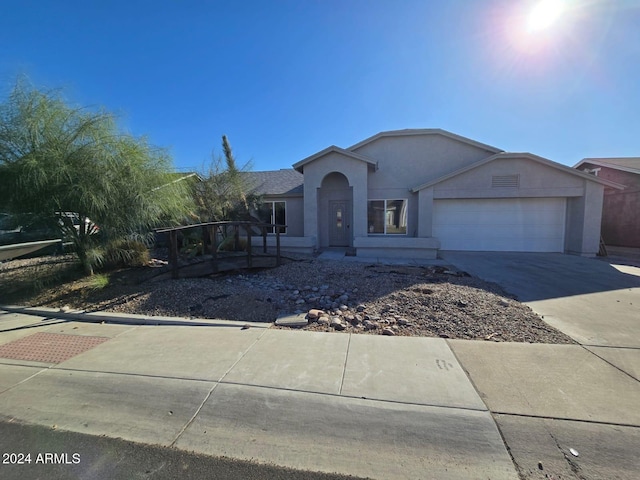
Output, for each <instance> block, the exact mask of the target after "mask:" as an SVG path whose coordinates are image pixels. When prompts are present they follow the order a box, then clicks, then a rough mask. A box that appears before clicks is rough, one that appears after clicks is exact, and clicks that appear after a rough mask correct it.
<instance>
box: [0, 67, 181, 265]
mask: <svg viewBox="0 0 640 480" xmlns="http://www.w3.org/2000/svg"><path fill="white" fill-rule="evenodd" d="M171 171H172V165H171V160H170V158H169V156H168V155H167V152H166V151H164V150H162V149H160V148H156V147H154V146H152V145H150V144H149V143H148V142H147V140H146V139H144V138H138V137H133V136H131V135H127V134H124V133H122V132H120V131H119V130H118V128H117V125H116V119H115V117H114V115H112V114H110V113H108V112H105V111H94V110H90V109H87V108H76V107H73V106H70V105H69V104H67V103H66V102H65V101H64V100H63V98H62V97H61V95H60V94H59V92H49V91H40V90H37V89H35V88H33V87H31V86H30V85H29V84H28V83H27V82H25V81H24V80H20V81H18V82H17V84H16V86H15V87H14V88H13V90H12V91H11V93H10V94H9V95H8V97H7V98H6V100H5V101H4V102H3V103H1V104H0V211H4V212H8V213H12V214H17V215H21V214H29V215H35V216H39V217H42V218H44V219H55V225H57V227H58V228H59V229H60V230H61V234H64V235H66V237H67V238H71V239H72V240H73V242H74V243H75V248H76V252H77V254H78V257H79V259H80V261H81V263H82V265H83V267H84V268H85V270H86V271H87V272H89V273H91V272H93V267H94V266H95V265H98V264H100V262H101V261H102V260H103V258H104V247H105V245H106V244H107V243H108V242H113V241H114V240H117V239H123V238H127V237H129V238H131V237H132V236H139V235H146V234H148V233H149V232H150V230H151V229H152V228H153V227H155V226H158V225H160V224H167V223H170V222H171V223H173V222H177V221H181V220H182V219H184V218H185V216H186V215H187V212H189V211H190V210H191V208H192V203H190V202H191V197H190V192H188V191H187V189H186V185H183V183H184V182H174V181H173V180H175V177H173V176H172V175H171V173H170V172H171ZM74 217H75V218H77V219H79V225H75V226H74V224H73V218H74ZM89 219H90V220H89ZM93 224H95V225H97V226H98V227H99V233H98V234H96V233H95V230H96V229H95V228H94V227H93Z"/></svg>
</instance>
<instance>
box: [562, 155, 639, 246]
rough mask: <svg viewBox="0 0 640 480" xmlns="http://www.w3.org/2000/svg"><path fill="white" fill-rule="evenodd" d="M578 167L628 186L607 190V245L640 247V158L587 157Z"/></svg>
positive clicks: (604, 215)
mask: <svg viewBox="0 0 640 480" xmlns="http://www.w3.org/2000/svg"><path fill="white" fill-rule="evenodd" d="M574 168H577V169H578V170H581V171H583V172H586V173H590V174H592V175H595V176H596V177H598V178H600V179H602V180H609V181H612V182H616V183H619V184H622V185H624V187H625V189H624V190H622V191H621V190H618V189H611V188H605V191H604V203H603V206H602V238H603V239H604V242H605V244H606V245H616V246H621V247H636V248H640V157H635V158H585V159H583V160H581V161H580V162H578V164H577V165H576V166H575V167H574Z"/></svg>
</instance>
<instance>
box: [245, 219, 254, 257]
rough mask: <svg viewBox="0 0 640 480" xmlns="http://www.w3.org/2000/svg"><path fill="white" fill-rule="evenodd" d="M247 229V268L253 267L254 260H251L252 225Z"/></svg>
mask: <svg viewBox="0 0 640 480" xmlns="http://www.w3.org/2000/svg"><path fill="white" fill-rule="evenodd" d="M245 227H246V229H247V267H249V268H251V267H253V258H251V225H245Z"/></svg>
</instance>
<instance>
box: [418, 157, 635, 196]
mask: <svg viewBox="0 0 640 480" xmlns="http://www.w3.org/2000/svg"><path fill="white" fill-rule="evenodd" d="M521 158H526V159H527V160H533V161H534V162H537V163H540V164H542V165H545V166H547V167H551V168H555V169H557V170H560V171H562V172H564V173H568V174H569V175H574V176H578V177H581V178H584V179H585V180H589V181H591V182H596V183H600V184H602V185H605V186H607V187H612V188H615V189H618V190H623V189H624V188H625V187H624V185H620V184H619V183H615V182H611V181H609V180H604V179H602V178H599V177H596V176H594V175H591V174H588V173H584V172H581V171H580V170H576V169H575V168H571V167H567V166H565V165H562V164H560V163H556V162H554V161H552V160H549V159H547V158H543V157H539V156H538V155H534V154H532V153H528V152H524V153H513V152H502V153H497V154H495V155H492V156H490V157H488V158H485V159H482V160H480V161H478V162H475V163H472V164H471V165H468V166H466V167H464V168H461V169H460V170H456V171H455V172H452V173H449V174H447V175H445V176H443V177H440V178H437V179H435V180H432V181H430V182H427V183H424V184H422V185H418V186H417V187H414V188H412V189H411V191H412V192H413V193H416V192H418V191H420V190H424V189H425V188H428V187H432V186H434V185H436V184H438V183H441V182H444V181H445V180H449V179H450V178H453V177H457V176H458V175H461V174H463V173H465V172H468V171H470V170H473V169H476V168H478V167H481V166H482V165H486V164H487V163H490V162H493V161H494V160H498V159H521Z"/></svg>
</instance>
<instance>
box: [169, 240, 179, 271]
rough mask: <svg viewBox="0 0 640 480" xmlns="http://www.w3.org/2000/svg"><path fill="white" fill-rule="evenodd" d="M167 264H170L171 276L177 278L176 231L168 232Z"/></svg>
mask: <svg viewBox="0 0 640 480" xmlns="http://www.w3.org/2000/svg"><path fill="white" fill-rule="evenodd" d="M169 264H170V265H171V277H172V278H178V231H177V230H171V231H170V232H169Z"/></svg>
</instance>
